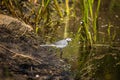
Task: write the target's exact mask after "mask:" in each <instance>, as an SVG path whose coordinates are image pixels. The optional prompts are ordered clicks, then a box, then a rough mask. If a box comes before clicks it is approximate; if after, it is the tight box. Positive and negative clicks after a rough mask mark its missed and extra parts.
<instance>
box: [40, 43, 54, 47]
mask: <svg viewBox="0 0 120 80" xmlns="http://www.w3.org/2000/svg"><path fill="white" fill-rule="evenodd" d="M40 46H41V47H45V46H55V45H54V44H44V45H40Z"/></svg>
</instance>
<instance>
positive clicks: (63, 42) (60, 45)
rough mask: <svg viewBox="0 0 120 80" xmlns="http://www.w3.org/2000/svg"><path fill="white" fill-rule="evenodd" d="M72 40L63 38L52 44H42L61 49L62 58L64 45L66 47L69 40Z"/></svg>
mask: <svg viewBox="0 0 120 80" xmlns="http://www.w3.org/2000/svg"><path fill="white" fill-rule="evenodd" d="M70 41H72V39H71V38H65V39H63V40H60V41H57V42H54V43H52V44H44V45H40V46H41V47H45V46H51V47H56V48H59V49H60V50H61V54H60V58H62V54H63V52H62V49H63V48H64V47H66V46H67V45H68V42H70Z"/></svg>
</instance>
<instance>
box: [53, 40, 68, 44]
mask: <svg viewBox="0 0 120 80" xmlns="http://www.w3.org/2000/svg"><path fill="white" fill-rule="evenodd" d="M54 44H55V45H67V44H68V43H67V41H66V40H60V41H58V42H55V43H54Z"/></svg>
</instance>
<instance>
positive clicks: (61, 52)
mask: <svg viewBox="0 0 120 80" xmlns="http://www.w3.org/2000/svg"><path fill="white" fill-rule="evenodd" d="M62 55H63V50H62V49H60V58H61V59H62Z"/></svg>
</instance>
